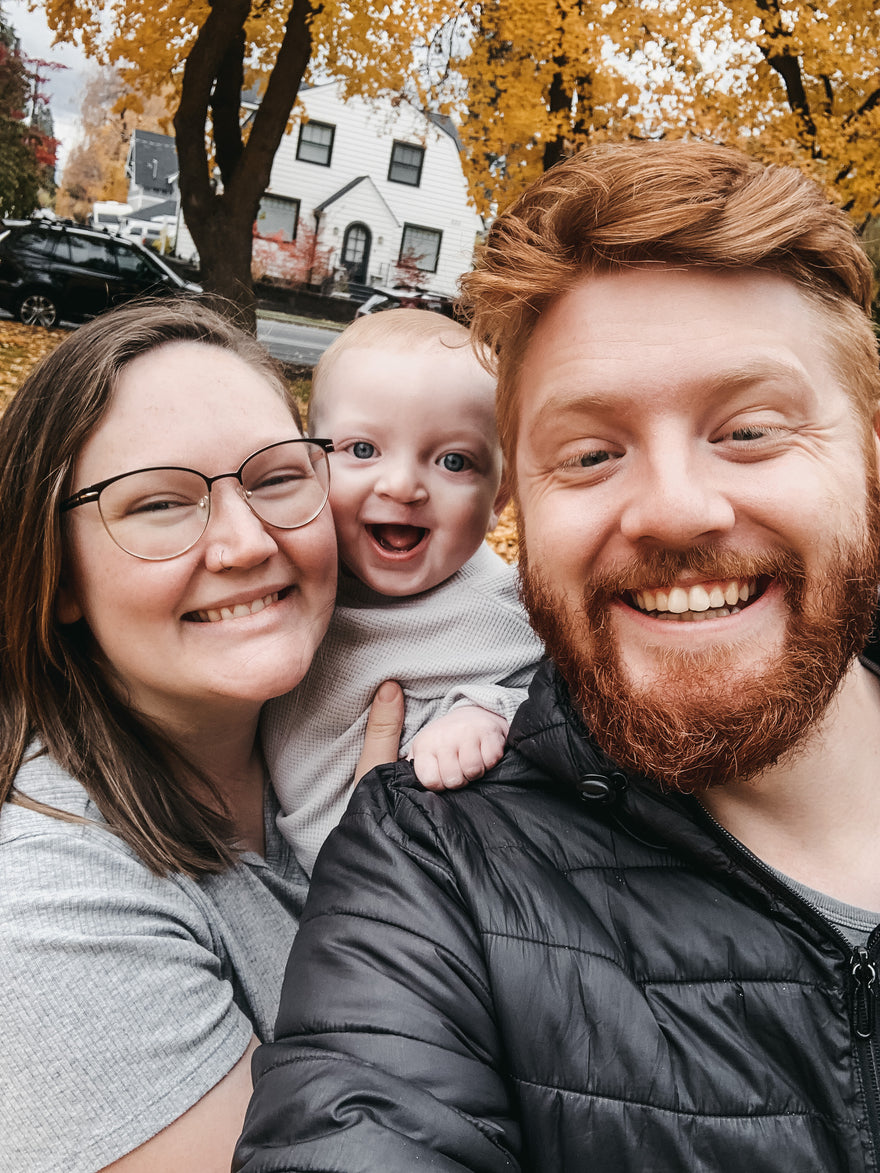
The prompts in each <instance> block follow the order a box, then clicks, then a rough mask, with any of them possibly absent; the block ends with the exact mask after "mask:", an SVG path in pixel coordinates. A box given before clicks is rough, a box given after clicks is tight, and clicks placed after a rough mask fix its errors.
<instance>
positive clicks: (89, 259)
mask: <svg viewBox="0 0 880 1173" xmlns="http://www.w3.org/2000/svg"><path fill="white" fill-rule="evenodd" d="M68 239H69V241H70V259H71V261H72V262H73V264H74V265H82V266H83V268H86V269H91V270H93V271H97V272H99V273H112V274H113V276H114V277H115V276H116V261H115V260H114V257H113V251H112V249H111V247H110V241H109V240H99V239H98V238H97V237H93V236H79V235H78V234H77V233H73V232H72V233H70V235H69V237H68Z"/></svg>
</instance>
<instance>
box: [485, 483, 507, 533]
mask: <svg viewBox="0 0 880 1173" xmlns="http://www.w3.org/2000/svg"><path fill="white" fill-rule="evenodd" d="M509 500H510V484H509V482H508V480H507V470H506V469H505V471H504V472H503V473H502V474H501V484H500V485H499V486H498V492H497V493H496V494H495V500H494V501H493V503H492V516H491V517H490V518H489V530H490V531H491V530H493V529H494V528H495V526H496V525H497V524H498V519H499V518H500V517H501V514H502V513H503V512H504V507H505V505H506V504H507V502H508V501H509Z"/></svg>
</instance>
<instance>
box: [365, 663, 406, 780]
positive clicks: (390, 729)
mask: <svg viewBox="0 0 880 1173" xmlns="http://www.w3.org/2000/svg"><path fill="white" fill-rule="evenodd" d="M402 732H403V689H402V688H401V687H400V685H399V684H397V682H396V681H394V680H386V681H385V682H384V684H380V685H379V687H378V688H377V689H376V695H375V696H374V697H373V703H372V705H370V715H369V717H368V718H367V731H366V733H365V734H364V748H363V749H362V750H361V756H360V757H359V758H358V764H357V767H356V769H355V772H354V776H355V778H356V779H357V780H358V781H360V779H361V778H363V776H364V774H366V773H368V772H369V771H370V770H372V768H373V766H381V765H382V763H383V762H396V761H397V759H398V758H399V757H400V735H401V733H402Z"/></svg>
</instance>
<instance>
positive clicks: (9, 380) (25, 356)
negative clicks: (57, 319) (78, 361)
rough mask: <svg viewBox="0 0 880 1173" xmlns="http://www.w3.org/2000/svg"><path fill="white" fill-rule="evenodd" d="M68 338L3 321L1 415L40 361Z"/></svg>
mask: <svg viewBox="0 0 880 1173" xmlns="http://www.w3.org/2000/svg"><path fill="white" fill-rule="evenodd" d="M66 337H67V331H66V330H44V329H43V328H42V326H22V325H21V323H20V322H9V321H0V412H2V411H3V410H4V408H6V407H7V406H8V405H9V402H10V400H11V399H12V397H13V395H14V394H15V392H16V391H17V390H18V388H19V387H20V386H21V384H22V383H23V382H24V380H25V378H26V377H27V376H28V375H29V374H30V372H31V370H32V369H33V367H35V366H36V365H37V363H38V362H39V361H40V359H42V358H45V357H46V355H47V354H49V353H50V351H52V350H54V349H55V347H56V346H58V344H59V343H60V342H63V341H64V339H65V338H66Z"/></svg>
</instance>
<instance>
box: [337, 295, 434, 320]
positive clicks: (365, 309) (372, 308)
mask: <svg viewBox="0 0 880 1173" xmlns="http://www.w3.org/2000/svg"><path fill="white" fill-rule="evenodd" d="M454 305H455V301H454V298H451V297H447V296H445V294H442V293H423V292H422V291H421V290H413V289H375V288H374V290H373V294H372V296H371V297H368V298H367V300H366V301H365V302H364V303H363V304H362V305H360V306H358V308H357V312H356V313H355V317H356V318H362V317H363V316H364V314H377V313H380V312H381V311H382V310H394V309H399V308H400V307H401V306H402V307H403V308H404V309H420V310H433V311H434V312H435V313H437V314H445V315H446V317H447V318H454V317H455V311H454V309H453V307H454Z"/></svg>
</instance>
